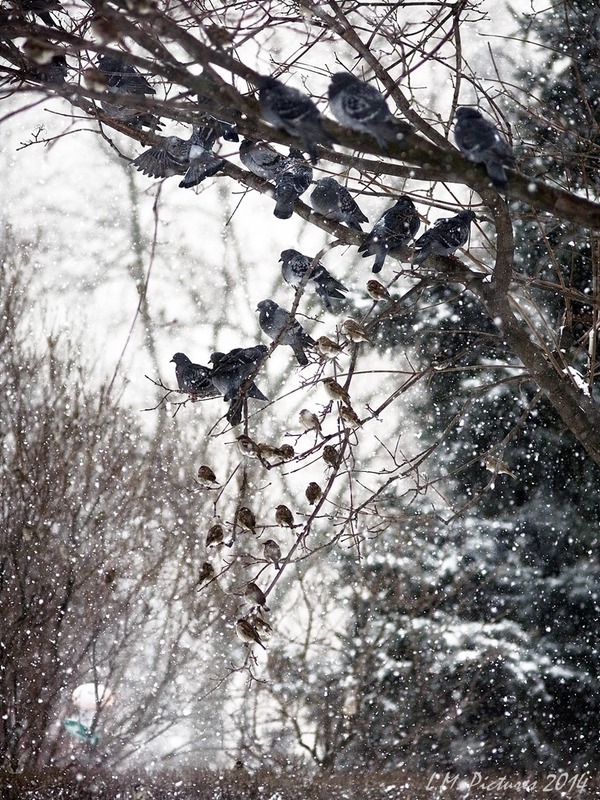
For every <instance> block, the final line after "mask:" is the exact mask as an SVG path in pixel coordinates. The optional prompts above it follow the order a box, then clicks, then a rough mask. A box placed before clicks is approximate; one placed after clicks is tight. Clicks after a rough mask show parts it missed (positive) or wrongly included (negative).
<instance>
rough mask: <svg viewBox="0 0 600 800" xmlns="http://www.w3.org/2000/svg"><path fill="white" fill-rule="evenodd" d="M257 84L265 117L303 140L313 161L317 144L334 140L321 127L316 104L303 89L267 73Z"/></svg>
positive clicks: (315, 161)
mask: <svg viewBox="0 0 600 800" xmlns="http://www.w3.org/2000/svg"><path fill="white" fill-rule="evenodd" d="M257 85H258V89H259V91H258V104H259V107H260V112H261V114H262V115H263V117H264V119H265V120H266V121H267V122H269V123H270V124H271V125H274V126H275V127H276V128H280V129H282V130H284V131H286V133H289V134H290V136H297V137H298V138H300V139H302V142H303V144H304V147H305V149H306V152H307V153H308V155H309V156H310V160H311V162H312V163H313V164H316V163H317V160H318V159H317V150H316V145H317V144H322V145H324V146H325V147H331V146H332V145H333V139H332V138H331V136H329V134H328V133H327V132H326V131H325V129H324V128H323V125H322V122H321V115H320V113H319V110H318V109H317V107H316V105H315V104H314V103H313V101H312V100H311V99H310V97H308V95H306V94H304V92H301V91H300V90H299V89H294V88H293V87H291V86H286V85H285V84H284V83H282V82H281V81H279V80H277V79H276V78H273V77H271V76H269V75H260V76H259V77H258V80H257Z"/></svg>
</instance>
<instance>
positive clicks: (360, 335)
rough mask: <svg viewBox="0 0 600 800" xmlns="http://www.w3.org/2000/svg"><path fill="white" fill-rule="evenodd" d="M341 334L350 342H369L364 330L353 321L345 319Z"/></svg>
mask: <svg viewBox="0 0 600 800" xmlns="http://www.w3.org/2000/svg"><path fill="white" fill-rule="evenodd" d="M342 333H343V334H344V336H345V337H346V338H347V339H350V341H351V342H369V343H371V340H370V339H369V337H368V336H367V332H366V330H365V329H364V328H363V326H362V325H360V324H359V323H358V322H357V321H356V320H355V319H350V318H349V319H346V320H344V322H342Z"/></svg>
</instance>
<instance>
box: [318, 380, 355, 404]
mask: <svg viewBox="0 0 600 800" xmlns="http://www.w3.org/2000/svg"><path fill="white" fill-rule="evenodd" d="M323 386H324V387H325V391H326V392H327V394H328V395H329V397H331V399H332V400H339V401H340V402H342V403H345V404H346V405H347V406H350V405H352V403H351V402H350V395H349V394H348V392H347V391H346V389H344V387H343V386H342V385H341V384H339V383H338V382H337V381H336V380H335V379H334V378H324V380H323Z"/></svg>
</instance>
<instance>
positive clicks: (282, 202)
mask: <svg viewBox="0 0 600 800" xmlns="http://www.w3.org/2000/svg"><path fill="white" fill-rule="evenodd" d="M312 176H313V171H312V167H311V166H310V164H309V163H308V162H307V161H305V159H304V158H303V157H302V153H301V152H300V151H299V150H296V149H295V148H293V147H291V148H290V155H289V158H288V159H287V160H286V161H285V163H284V165H283V168H282V170H281V172H279V173H278V174H277V175H276V176H275V201H276V202H275V210H274V211H273V213H274V214H275V216H276V217H277V218H278V219H289V218H290V217H291V216H292V214H293V212H294V203H295V202H296V200H297V199H298V198H299V197H300V195H301V194H304V192H305V191H306V190H307V189H308V187H309V186H310V183H311V181H312Z"/></svg>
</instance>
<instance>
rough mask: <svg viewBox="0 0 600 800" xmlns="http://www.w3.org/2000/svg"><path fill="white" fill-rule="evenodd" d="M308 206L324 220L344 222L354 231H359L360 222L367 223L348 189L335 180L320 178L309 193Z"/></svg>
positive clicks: (366, 218)
mask: <svg viewBox="0 0 600 800" xmlns="http://www.w3.org/2000/svg"><path fill="white" fill-rule="evenodd" d="M310 204H311V206H312V208H313V210H314V211H316V212H317V213H318V214H322V215H323V216H324V217H325V219H333V220H335V221H336V222H345V223H346V225H348V227H350V228H354V230H357V231H360V230H362V228H361V222H368V221H369V220H368V217H366V216H365V215H364V214H363V212H362V211H361V210H360V208H359V207H358V205H357V203H356V201H355V199H354V198H353V197H352V195H351V194H350V192H349V191H348V189H346V187H345V186H342V185H341V184H340V183H338V182H337V181H336V179H335V178H330V177H329V178H321V179H320V180H318V181H317V182H316V184H315V188H314V189H313V190H312V192H311V193H310Z"/></svg>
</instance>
